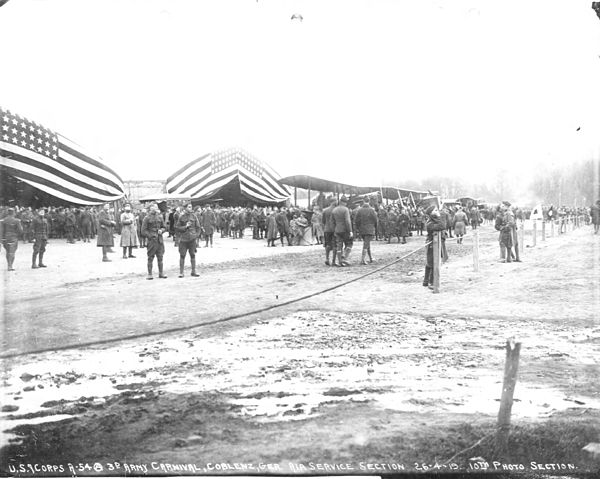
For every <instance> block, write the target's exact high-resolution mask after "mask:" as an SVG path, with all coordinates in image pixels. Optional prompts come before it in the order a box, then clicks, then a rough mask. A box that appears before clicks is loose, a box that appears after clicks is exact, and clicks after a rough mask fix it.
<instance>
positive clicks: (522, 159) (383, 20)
mask: <svg viewBox="0 0 600 479" xmlns="http://www.w3.org/2000/svg"><path fill="white" fill-rule="evenodd" d="M294 14H300V15H301V16H302V18H303V19H302V20H301V21H300V20H298V19H295V20H292V19H291V17H292V15H294ZM0 36H1V39H2V40H1V44H2V47H1V54H0V58H1V59H2V60H1V63H0V105H1V106H3V107H5V108H9V109H11V110H13V111H15V112H16V113H19V114H22V115H24V116H26V117H28V118H30V119H32V120H34V121H38V122H41V123H42V124H44V125H45V126H47V127H49V128H51V129H54V130H56V131H58V132H59V133H61V134H62V135H64V136H67V137H69V138H71V139H72V140H74V141H76V142H78V143H80V144H81V145H84V146H85V147H86V148H87V149H89V150H91V151H94V152H96V153H97V154H98V155H99V156H101V157H102V158H103V159H104V161H105V162H106V163H107V164H108V165H109V166H111V167H112V168H114V169H115V170H116V171H117V172H118V173H119V174H120V175H121V177H122V178H123V179H125V180H127V179H166V178H167V176H169V175H170V174H171V173H173V172H174V171H175V170H176V169H178V168H179V167H180V166H182V165H183V164H185V163H187V162H189V161H191V160H193V159H195V158H197V157H199V156H201V155H203V154H205V153H208V152H211V151H215V150H218V149H223V148H229V147H241V148H243V149H245V150H247V151H248V152H249V153H251V154H253V155H254V156H256V157H258V158H260V159H261V160H263V161H265V162H267V163H269V164H270V165H271V166H272V167H273V168H274V169H275V170H276V171H277V172H279V173H280V174H281V175H282V176H286V175H291V174H312V175H315V176H322V177H325V178H330V179H339V180H341V181H349V182H354V183H358V184H369V183H371V184H373V183H374V184H380V183H382V182H383V183H385V184H392V183H396V184H400V185H401V184H402V182H403V181H405V180H411V179H414V180H419V179H421V178H423V177H426V176H430V175H432V174H439V175H457V176H461V177H463V178H464V179H466V180H469V181H473V180H477V179H479V178H482V177H485V178H489V177H491V176H493V175H494V172H495V171H496V169H498V168H506V169H508V170H510V171H514V172H515V173H516V172H522V173H523V174H529V172H530V171H531V170H532V169H533V168H534V167H536V165H539V164H561V165H562V164H568V163H569V162H573V161H577V160H579V159H589V158H598V157H599V156H600V86H599V85H600V19H598V17H597V16H596V14H595V13H594V11H593V10H592V9H591V0H560V1H559V0H544V1H535V0H527V1H523V0H517V1H512V0H502V1H499V0H489V1H488V0H476V1H469V0H445V1H442V0H415V1H400V0H389V1H384V0H365V1H355V0H339V1H333V0H315V1H309V0H289V1H286V0H258V1H256V0H206V1H202V0H189V1H184V0H180V1H178V0H169V1H162V0H138V1H133V0H51V1H50V0H47V1H46V0H18V1H17V0H11V1H9V2H8V3H7V4H6V5H5V6H3V7H2V8H0ZM578 128H580V130H579V131H577V129H578Z"/></svg>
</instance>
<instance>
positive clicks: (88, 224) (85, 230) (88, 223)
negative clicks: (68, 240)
mask: <svg viewBox="0 0 600 479" xmlns="http://www.w3.org/2000/svg"><path fill="white" fill-rule="evenodd" d="M92 221H93V219H92V214H91V213H90V209H89V208H88V207H86V208H85V209H84V210H83V212H82V213H81V234H82V235H83V242H84V243H89V242H90V241H91V240H90V238H91V236H92Z"/></svg>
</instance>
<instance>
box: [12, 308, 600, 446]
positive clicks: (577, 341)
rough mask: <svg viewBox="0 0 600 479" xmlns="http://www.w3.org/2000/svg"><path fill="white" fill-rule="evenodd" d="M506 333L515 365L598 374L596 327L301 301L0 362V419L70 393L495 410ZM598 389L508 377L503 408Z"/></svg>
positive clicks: (518, 411)
mask: <svg viewBox="0 0 600 479" xmlns="http://www.w3.org/2000/svg"><path fill="white" fill-rule="evenodd" d="M510 336H514V337H516V338H518V339H519V340H520V341H521V342H522V349H521V359H520V366H519V371H520V373H522V372H526V371H527V370H528V368H529V367H530V365H533V364H537V365H538V366H539V364H540V362H545V361H546V362H547V361H554V362H556V364H557V365H558V366H557V367H558V368H559V369H561V370H563V369H564V367H565V366H563V364H564V361H569V362H570V363H572V364H575V365H577V366H580V365H587V366H588V367H590V368H591V370H590V371H591V372H588V373H587V374H588V375H591V376H595V377H590V380H591V381H592V382H593V381H594V380H595V383H596V384H600V372H599V371H600V368H598V359H597V358H599V357H600V341H598V339H599V338H600V328H588V329H581V328H571V327H569V326H568V324H566V325H564V326H560V327H558V326H557V325H556V324H552V325H550V324H545V323H542V322H534V321H529V322H524V321H515V322H510V321H502V323H498V322H494V321H485V320H478V319H475V318H464V319H448V318H444V317H439V318H426V319H423V318H421V317H415V316H408V315H394V314H369V313H324V312H310V311H309V312H299V313H294V314H291V315H289V316H286V317H283V318H275V319H273V320H269V321H264V320H262V321H257V322H256V323H255V324H253V325H251V326H248V327H246V328H243V329H239V330H236V331H233V332H231V333H229V334H226V335H225V336H223V337H220V338H214V337H211V338H203V337H202V332H201V331H197V330H196V331H188V332H186V333H181V334H178V335H170V336H168V337H164V338H162V339H160V340H158V339H153V340H148V341H146V342H144V343H142V344H138V343H136V342H133V341H130V342H126V343H121V344H120V345H119V346H118V347H116V346H112V347H104V348H100V347H98V348H90V349H85V350H81V351H65V352H54V353H48V354H40V355H36V356H29V357H25V358H20V359H19V361H18V362H17V360H14V359H12V360H4V361H2V368H1V370H2V371H3V373H4V374H3V375H2V377H1V379H2V380H3V382H2V386H1V387H0V401H1V403H2V406H7V405H8V406H11V405H12V406H18V410H17V411H13V412H9V413H2V414H1V415H0V421H2V430H4V431H6V430H10V429H12V428H13V427H15V425H16V424H17V421H20V420H10V418H9V416H10V415H15V416H16V415H24V414H36V413H39V414H42V411H46V412H47V411H48V410H51V411H54V412H55V413H58V412H60V411H59V410H56V409H52V408H48V407H43V406H42V405H43V404H46V405H47V404H48V403H49V402H50V404H53V403H52V401H54V402H57V401H62V402H63V403H64V402H67V403H73V404H77V402H78V401H79V400H80V399H81V398H85V399H86V400H88V401H96V402H99V407H101V406H102V401H101V399H102V398H108V397H110V396H114V395H116V394H121V393H123V392H124V391H127V390H134V391H138V392H139V391H148V390H151V391H153V392H158V391H163V392H170V393H183V394H188V393H194V392H202V391H215V390H216V391H220V392H222V393H225V394H230V395H231V397H232V398H233V399H232V400H231V402H232V403H233V404H234V405H236V406H238V407H237V408H236V412H237V414H240V415H243V416H248V417H254V418H256V420H259V421H282V420H301V419H305V418H307V417H313V416H314V415H317V414H319V410H320V408H321V407H323V406H324V405H326V404H335V403H341V402H368V403H369V404H372V405H373V406H375V407H382V408H388V409H393V410H397V411H410V412H414V411H416V412H428V411H450V412H455V413H481V414H490V415H495V414H497V411H498V407H499V398H500V394H501V388H502V383H501V381H502V377H503V371H504V358H505V350H504V342H505V339H506V338H508V337H510ZM594 366H596V369H595V371H594ZM545 368H546V369H545V370H544V371H548V372H551V371H550V370H549V369H548V368H549V366H545ZM22 378H24V379H25V380H24V379H22ZM540 381H543V379H540ZM25 388H27V389H28V390H24V389H25ZM599 399H600V393H599V394H598V395H597V396H596V397H594V398H591V397H578V398H576V400H577V401H578V402H575V401H574V400H573V398H569V397H568V396H567V395H566V394H565V392H563V391H560V390H558V389H555V388H553V387H551V385H548V384H544V383H535V384H531V383H527V382H524V381H519V382H518V383H517V387H516V391H515V403H514V404H513V408H512V413H513V415H514V416H515V417H523V418H525V417H530V418H535V417H547V416H548V415H549V414H551V413H552V412H555V411H560V410H565V409H567V408H573V407H582V408H594V409H600V401H599ZM579 403H584V404H579ZM58 409H60V408H58ZM57 417H59V416H57V415H51V416H45V417H43V418H38V419H39V420H40V421H52V420H56V418H57ZM4 437H8V436H3V438H4ZM6 440H7V439H6ZM6 440H5V439H2V441H3V442H2V444H5V443H6Z"/></svg>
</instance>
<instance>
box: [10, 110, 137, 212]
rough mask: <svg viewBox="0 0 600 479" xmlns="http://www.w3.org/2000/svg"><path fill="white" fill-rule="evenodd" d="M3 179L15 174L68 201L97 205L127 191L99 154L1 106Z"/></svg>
mask: <svg viewBox="0 0 600 479" xmlns="http://www.w3.org/2000/svg"><path fill="white" fill-rule="evenodd" d="M0 168H1V170H2V177H3V179H2V181H3V183H4V177H5V176H12V177H14V178H16V179H17V180H20V181H23V182H25V183H27V184H29V185H31V186H33V187H34V188H37V189H39V190H41V191H43V192H45V193H48V194H50V195H52V196H54V197H56V198H59V199H60V200H62V201H64V202H66V203H72V204H76V205H97V204H100V203H106V202H111V201H116V200H118V199H120V198H122V197H123V196H124V194H125V190H124V187H123V181H122V180H121V178H120V177H119V175H117V174H116V173H115V172H114V171H113V170H111V169H110V168H109V167H108V166H106V165H105V164H104V163H103V162H102V161H101V160H100V159H99V158H97V157H95V156H93V155H90V154H89V153H87V152H85V151H84V150H83V149H82V148H81V146H79V145H77V144H76V143H74V142H72V141H71V140H69V139H67V138H65V137H64V136H62V135H60V134H58V133H56V132H54V131H52V130H49V129H48V128H45V127H44V126H42V125H40V124H39V123H36V122H34V121H31V120H28V119H27V118H25V117H23V116H20V115H17V114H16V113H12V112H10V111H9V110H6V109H2V108H0Z"/></svg>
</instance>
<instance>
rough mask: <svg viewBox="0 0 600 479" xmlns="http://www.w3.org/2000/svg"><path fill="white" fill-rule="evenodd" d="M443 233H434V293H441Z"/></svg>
mask: <svg viewBox="0 0 600 479" xmlns="http://www.w3.org/2000/svg"><path fill="white" fill-rule="evenodd" d="M440 236H441V233H440V232H439V231H435V232H434V233H433V292H434V293H439V292H440V264H441V261H440V259H441V252H442V241H441V239H440Z"/></svg>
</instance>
